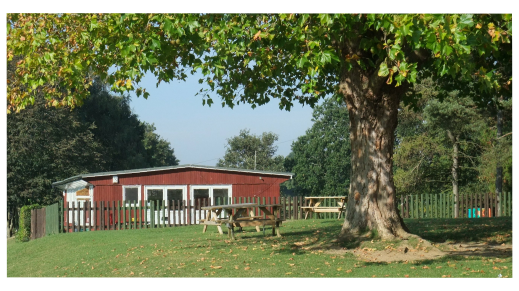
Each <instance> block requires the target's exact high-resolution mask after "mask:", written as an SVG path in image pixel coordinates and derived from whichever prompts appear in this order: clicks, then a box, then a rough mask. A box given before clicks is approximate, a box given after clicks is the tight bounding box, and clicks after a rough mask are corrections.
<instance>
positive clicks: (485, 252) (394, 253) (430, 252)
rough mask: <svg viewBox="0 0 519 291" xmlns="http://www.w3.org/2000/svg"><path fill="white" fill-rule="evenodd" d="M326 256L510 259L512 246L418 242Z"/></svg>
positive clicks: (392, 259)
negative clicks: (481, 257)
mask: <svg viewBox="0 0 519 291" xmlns="http://www.w3.org/2000/svg"><path fill="white" fill-rule="evenodd" d="M325 252H326V253H328V254H334V255H343V254H346V253H350V254H353V255H354V256H356V257H357V259H358V260H361V261H365V262H395V261H421V260H434V259H438V258H441V257H443V256H446V255H453V256H483V257H511V256H512V245H505V244H502V245H489V244H486V243H461V244H454V243H445V244H434V245H432V244H431V243H429V242H428V241H420V243H419V244H418V245H416V246H414V247H413V246H411V245H409V244H408V243H407V242H403V243H401V244H400V245H399V247H398V248H392V247H386V249H384V250H375V249H371V248H369V247H364V248H356V249H342V248H330V249H328V250H327V251H325Z"/></svg>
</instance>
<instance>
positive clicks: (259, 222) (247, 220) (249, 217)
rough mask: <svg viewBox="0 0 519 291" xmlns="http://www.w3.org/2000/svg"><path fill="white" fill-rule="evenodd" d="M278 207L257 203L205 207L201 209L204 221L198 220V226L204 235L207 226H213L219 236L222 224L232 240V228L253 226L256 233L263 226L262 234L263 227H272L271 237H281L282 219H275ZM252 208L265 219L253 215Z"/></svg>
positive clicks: (221, 232)
mask: <svg viewBox="0 0 519 291" xmlns="http://www.w3.org/2000/svg"><path fill="white" fill-rule="evenodd" d="M280 207H281V204H266V205H262V204H258V203H241V204H230V205H215V206H206V207H202V208H201V209H202V210H206V211H207V215H206V218H205V219H201V220H200V224H203V225H204V230H203V232H204V233H205V232H206V230H207V226H208V225H214V226H216V227H217V228H218V232H219V233H220V234H223V231H222V227H221V226H222V224H224V225H225V226H227V228H228V230H229V231H228V233H227V234H228V236H229V237H230V238H232V239H236V238H235V237H234V227H240V228H242V227H246V226H255V227H256V231H258V232H260V226H263V232H265V225H272V235H275V234H276V235H277V236H278V237H281V234H280V233H279V225H280V224H281V222H282V219H280V218H277V217H278V216H279V212H280ZM254 208H258V209H260V210H261V211H262V212H263V213H264V214H265V217H263V216H258V215H255V214H254ZM233 211H234V214H233ZM222 213H223V214H224V217H221V218H220V217H219V216H220V214H222Z"/></svg>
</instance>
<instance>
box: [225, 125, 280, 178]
mask: <svg viewBox="0 0 519 291" xmlns="http://www.w3.org/2000/svg"><path fill="white" fill-rule="evenodd" d="M277 140H278V135H277V134H275V133H272V132H264V133H262V134H261V135H259V136H258V135H254V134H250V130H248V129H242V130H240V134H239V135H237V136H234V137H232V138H229V139H227V145H226V147H227V149H226V151H225V155H224V157H223V158H222V159H219V160H218V162H217V163H216V166H217V167H228V168H238V169H249V170H254V169H256V170H262V171H277V172H282V171H284V166H283V162H284V160H285V159H284V157H283V156H281V155H277V156H276V155H275V154H276V151H277V149H278V148H277V146H275V145H274V143H275V142H276V141H277Z"/></svg>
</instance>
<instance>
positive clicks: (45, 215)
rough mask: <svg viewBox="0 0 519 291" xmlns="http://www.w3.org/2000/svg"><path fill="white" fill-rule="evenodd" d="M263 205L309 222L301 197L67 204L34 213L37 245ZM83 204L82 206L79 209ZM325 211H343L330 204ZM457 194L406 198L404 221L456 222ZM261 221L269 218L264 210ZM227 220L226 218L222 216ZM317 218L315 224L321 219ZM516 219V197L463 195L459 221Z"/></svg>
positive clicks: (183, 222) (177, 223) (283, 215)
mask: <svg viewBox="0 0 519 291" xmlns="http://www.w3.org/2000/svg"><path fill="white" fill-rule="evenodd" d="M237 203H258V204H281V211H280V215H279V218H281V219H284V220H297V219H304V213H303V210H302V209H301V207H302V206H306V203H305V199H304V198H303V197H301V196H295V197H281V198H275V197H232V198H228V199H222V198H218V199H216V201H211V200H210V199H197V200H195V201H191V200H179V201H157V200H155V201H97V202H94V203H90V202H86V203H73V202H71V203H69V205H67V204H64V203H63V201H61V202H60V203H56V204H54V205H51V206H47V207H45V208H42V209H35V210H32V211H33V212H32V218H31V232H32V233H31V239H33V238H37V237H41V236H44V235H48V234H53V233H58V232H59V233H67V232H81V231H98V230H125V229H142V228H161V227H178V226H185V225H193V224H198V221H199V220H200V219H205V218H206V217H205V216H206V212H205V211H201V207H204V206H210V205H223V204H237ZM78 204H79V205H78ZM322 206H325V207H333V206H337V204H336V201H332V200H329V201H325V204H324V205H322ZM453 206H454V200H453V197H452V194H431V195H429V194H423V195H409V196H405V197H401V200H400V204H399V205H398V208H399V210H400V214H401V215H402V217H403V218H453V217H454V208H453ZM254 213H255V215H260V216H261V215H264V214H263V213H261V210H259V209H258V208H256V209H254ZM222 215H223V214H222ZM313 215H314V217H313V218H314V219H315V218H316V217H315V214H313ZM337 215H338V213H321V218H323V219H330V218H337ZM511 215H512V194H511V193H501V194H500V195H497V196H496V195H488V194H469V195H460V201H459V217H471V218H475V217H493V216H511Z"/></svg>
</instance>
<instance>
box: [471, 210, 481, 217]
mask: <svg viewBox="0 0 519 291" xmlns="http://www.w3.org/2000/svg"><path fill="white" fill-rule="evenodd" d="M476 209H477V210H476ZM476 217H481V212H480V209H479V208H471V209H469V218H476Z"/></svg>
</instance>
